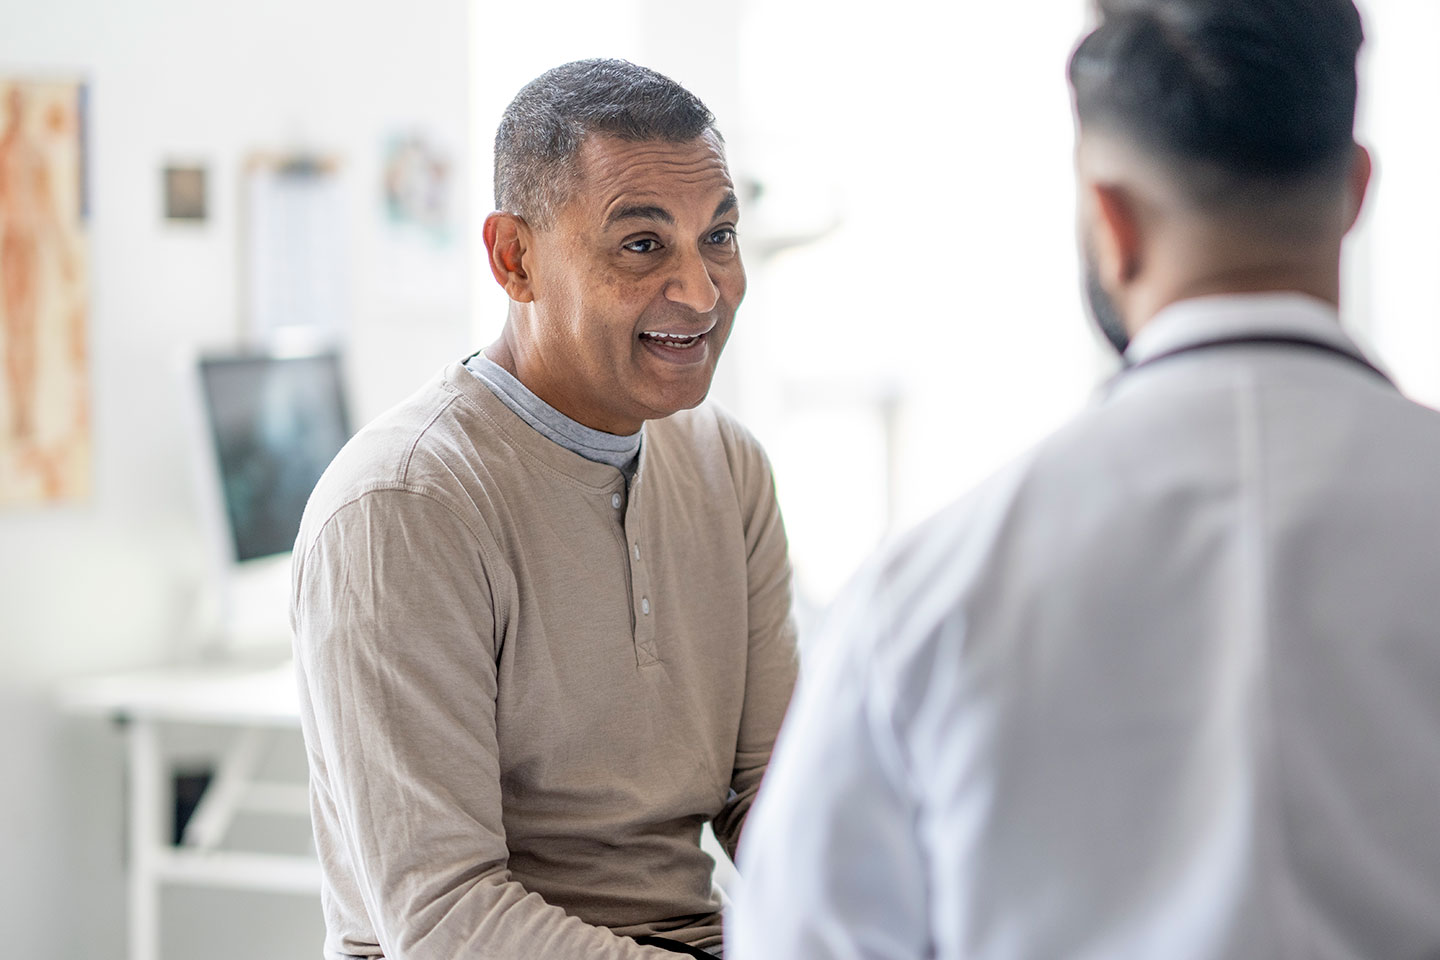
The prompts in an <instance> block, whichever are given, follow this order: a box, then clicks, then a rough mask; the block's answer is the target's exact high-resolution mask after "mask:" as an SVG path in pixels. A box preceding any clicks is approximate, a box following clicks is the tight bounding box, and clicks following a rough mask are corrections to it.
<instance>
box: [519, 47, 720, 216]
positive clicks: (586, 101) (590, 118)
mask: <svg viewBox="0 0 1440 960" xmlns="http://www.w3.org/2000/svg"><path fill="white" fill-rule="evenodd" d="M706 131H714V132H715V135H716V137H719V135H720V133H719V131H718V130H715V115H714V114H712V113H711V112H710V110H709V108H707V107H706V106H705V104H703V103H701V102H700V98H699V97H697V96H695V95H694V94H693V93H691V92H690V91H689V90H686V89H685V88H684V87H682V86H680V84H678V83H676V82H675V81H674V80H671V79H670V78H669V77H665V76H661V75H660V74H658V73H656V72H655V71H654V70H649V69H647V68H645V67H641V66H637V65H635V64H633V63H630V62H628V61H625V60H576V61H575V62H573V63H567V64H564V65H563V66H559V67H556V68H555V69H553V70H548V71H546V72H545V73H543V74H541V75H540V76H538V77H536V78H535V79H534V80H531V81H530V82H529V83H527V84H526V85H525V86H524V87H523V88H522V89H521V91H520V92H519V93H518V94H516V95H515V99H514V100H512V101H511V102H510V106H508V107H506V108H505V115H504V116H503V117H501V119H500V129H499V130H497V131H496V133H495V208H496V209H497V210H503V211H505V212H507V213H514V214H517V215H519V216H520V217H523V218H524V219H525V220H526V221H527V222H529V223H530V224H532V225H534V226H537V227H541V226H546V225H548V224H549V222H550V219H551V217H552V216H553V215H554V213H555V211H556V210H557V209H558V208H559V206H560V204H561V203H563V202H564V200H565V196H564V192H565V188H566V186H568V182H569V179H570V177H571V176H572V175H573V174H574V172H575V157H576V155H577V154H578V153H579V151H580V145H581V144H582V143H583V142H584V140H585V137H586V136H588V135H590V134H604V135H606V136H611V137H617V138H619V139H621V140H628V141H632V142H643V141H646V140H664V141H667V142H670V143H684V142H686V141H689V140H694V139H695V138H696V137H699V136H701V135H702V134H704V133H705V132H706Z"/></svg>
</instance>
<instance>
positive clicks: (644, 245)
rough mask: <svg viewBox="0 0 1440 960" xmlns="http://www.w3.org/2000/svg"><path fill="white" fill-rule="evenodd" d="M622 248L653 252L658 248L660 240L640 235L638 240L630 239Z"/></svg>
mask: <svg viewBox="0 0 1440 960" xmlns="http://www.w3.org/2000/svg"><path fill="white" fill-rule="evenodd" d="M624 249H626V250H629V251H630V252H631V253H654V252H655V251H656V250H658V249H660V241H659V240H656V239H655V238H654V237H642V238H641V239H639V240H631V241H630V242H629V243H627V244H625V246H624Z"/></svg>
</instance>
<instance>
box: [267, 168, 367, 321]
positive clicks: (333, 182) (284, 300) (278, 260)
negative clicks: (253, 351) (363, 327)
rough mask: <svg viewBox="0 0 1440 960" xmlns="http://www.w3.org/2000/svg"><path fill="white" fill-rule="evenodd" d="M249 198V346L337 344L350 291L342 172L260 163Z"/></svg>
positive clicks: (334, 169) (338, 169) (329, 169)
mask: <svg viewBox="0 0 1440 960" xmlns="http://www.w3.org/2000/svg"><path fill="white" fill-rule="evenodd" d="M245 194H246V195H245V216H246V221H245V222H246V238H245V248H244V249H245V256H246V260H247V263H246V269H245V275H246V280H247V289H246V293H247V299H248V305H247V306H248V310H247V313H248V324H247V334H248V336H249V338H250V339H251V340H252V341H254V342H255V343H257V344H262V345H263V344H271V343H273V342H275V341H276V340H279V339H283V338H285V337H286V336H288V335H292V334H301V335H303V336H304V337H305V338H306V339H310V340H325V341H331V342H335V341H338V340H339V339H340V338H341V335H342V333H343V331H344V328H345V317H346V313H347V310H348V303H347V291H348V289H349V286H348V275H347V270H348V256H347V236H348V234H347V231H346V229H345V205H344V192H343V189H342V180H341V176H340V168H339V164H338V163H336V162H334V161H332V160H325V159H314V158H307V157H290V158H280V159H266V158H257V159H254V160H252V161H251V162H250V163H249V164H248V165H247V175H246V179H245Z"/></svg>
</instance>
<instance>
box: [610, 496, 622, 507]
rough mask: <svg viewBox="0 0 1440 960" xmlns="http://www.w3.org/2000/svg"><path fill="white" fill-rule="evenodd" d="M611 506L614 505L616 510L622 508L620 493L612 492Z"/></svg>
mask: <svg viewBox="0 0 1440 960" xmlns="http://www.w3.org/2000/svg"><path fill="white" fill-rule="evenodd" d="M610 506H612V507H614V508H615V509H616V510H619V509H620V494H618V493H612V494H610Z"/></svg>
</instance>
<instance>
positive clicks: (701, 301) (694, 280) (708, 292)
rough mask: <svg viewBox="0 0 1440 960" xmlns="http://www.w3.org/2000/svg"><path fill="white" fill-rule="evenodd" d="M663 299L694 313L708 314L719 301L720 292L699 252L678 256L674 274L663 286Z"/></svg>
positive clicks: (693, 251)
mask: <svg viewBox="0 0 1440 960" xmlns="http://www.w3.org/2000/svg"><path fill="white" fill-rule="evenodd" d="M665 299H667V300H669V301H670V302H671V303H679V304H683V305H685V306H687V307H689V308H690V309H691V310H694V311H695V312H696V313H709V312H710V311H711V310H713V309H715V304H716V302H717V301H718V300H719V299H720V291H719V289H718V288H717V287H716V286H715V281H714V279H713V278H712V277H711V276H710V267H709V265H708V264H706V262H705V258H704V257H703V256H701V254H700V251H699V250H692V251H689V252H687V253H684V254H682V255H681V256H680V258H679V260H678V262H677V263H676V265H675V273H674V275H673V276H671V277H670V282H669V283H667V284H666V285H665Z"/></svg>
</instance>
